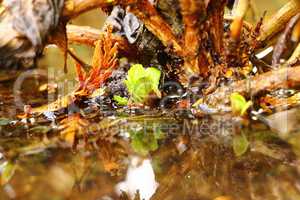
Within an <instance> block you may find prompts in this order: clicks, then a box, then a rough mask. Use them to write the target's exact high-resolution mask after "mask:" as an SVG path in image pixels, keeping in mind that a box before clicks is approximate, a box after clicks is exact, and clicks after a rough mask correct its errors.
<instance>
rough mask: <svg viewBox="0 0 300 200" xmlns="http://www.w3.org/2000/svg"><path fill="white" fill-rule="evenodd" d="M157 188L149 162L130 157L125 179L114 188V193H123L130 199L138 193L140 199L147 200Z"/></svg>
mask: <svg viewBox="0 0 300 200" xmlns="http://www.w3.org/2000/svg"><path fill="white" fill-rule="evenodd" d="M157 187H158V183H157V182H156V181H155V174H154V171H153V167H152V165H151V160H149V159H144V160H142V158H139V157H132V158H131V163H130V166H129V167H128V170H127V175H126V179H125V181H123V182H121V183H119V184H118V185H117V186H116V191H117V193H119V194H120V193H121V192H122V191H125V192H126V193H127V194H129V195H130V196H131V197H132V198H134V196H135V194H136V193H137V191H138V192H139V194H140V198H141V199H145V200H149V199H150V198H151V197H152V195H153V194H154V193H155V191H156V189H157Z"/></svg>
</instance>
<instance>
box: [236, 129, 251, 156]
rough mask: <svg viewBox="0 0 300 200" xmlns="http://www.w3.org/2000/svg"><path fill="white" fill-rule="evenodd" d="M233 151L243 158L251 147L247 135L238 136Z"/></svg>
mask: <svg viewBox="0 0 300 200" xmlns="http://www.w3.org/2000/svg"><path fill="white" fill-rule="evenodd" d="M232 145H233V151H234V154H235V155H236V156H242V155H243V154H244V153H246V151H247V150H248V147H249V141H248V139H247V137H246V136H245V134H241V135H236V136H234V138H233V141H232Z"/></svg>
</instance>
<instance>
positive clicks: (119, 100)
mask: <svg viewBox="0 0 300 200" xmlns="http://www.w3.org/2000/svg"><path fill="white" fill-rule="evenodd" d="M113 99H114V101H115V102H117V104H118V105H119V106H126V105H127V104H128V99H127V98H126V97H121V96H119V95H114V98H113Z"/></svg>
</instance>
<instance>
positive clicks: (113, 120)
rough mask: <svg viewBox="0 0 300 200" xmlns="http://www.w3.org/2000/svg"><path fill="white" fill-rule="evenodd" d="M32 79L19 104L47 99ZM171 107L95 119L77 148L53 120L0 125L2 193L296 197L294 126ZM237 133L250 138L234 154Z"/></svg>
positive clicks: (35, 198) (3, 90)
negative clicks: (240, 123) (241, 121)
mask: <svg viewBox="0 0 300 200" xmlns="http://www.w3.org/2000/svg"><path fill="white" fill-rule="evenodd" d="M39 84H40V82H29V83H28V84H27V85H25V86H24V88H23V89H22V92H21V93H22V94H21V95H23V97H24V98H23V99H24V101H25V103H35V105H41V104H43V103H45V98H44V97H43V95H42V94H40V93H38V92H35V91H36V90H37V88H38V87H37V85H39ZM12 85H13V82H5V83H3V84H1V86H0V102H1V107H0V113H1V118H2V120H3V118H11V119H12V120H15V118H13V117H12V116H13V115H14V114H16V113H19V112H20V111H21V109H16V107H15V104H14V93H13V89H12ZM172 112H173V113H174V112H175V111H168V112H165V113H162V112H151V113H150V114H149V113H146V114H144V115H140V116H134V115H128V114H122V113H121V114H120V113H118V114H117V115H118V117H117V116H110V117H106V118H105V119H104V120H98V119H97V120H95V119H93V120H92V122H93V124H94V125H98V126H97V127H98V130H97V131H94V132H93V134H92V135H91V136H90V137H89V141H88V142H87V143H84V142H83V140H80V142H79V144H78V145H77V149H72V148H70V147H69V146H68V145H66V144H65V143H64V142H63V141H62V140H60V139H59V132H58V131H57V128H56V125H57V124H55V123H48V122H45V120H41V121H39V120H37V121H36V122H35V123H34V125H30V126H28V125H26V124H19V122H18V123H17V124H18V125H12V124H8V125H7V124H6V125H3V126H1V131H0V133H1V137H0V158H1V159H0V171H1V182H2V186H1V190H0V199H1V200H6V199H24V200H41V199H43V200H47V199H49V200H60V199H61V200H64V199H66V200H67V199H75V200H76V199H78V200H83V199H87V200H106V199H119V195H120V194H121V191H125V192H127V194H128V196H129V197H132V198H133V197H134V196H135V194H136V192H137V190H138V191H139V195H140V197H141V198H142V199H146V200H148V199H155V200H162V199H163V200H179V199H180V200H182V199H186V200H202V199H205V200H206V199H207V200H209V199H219V200H220V199H223V200H228V199H245V200H246V199H264V200H266V199H270V200H271V199H272V200H273V199H284V200H285V199H293V200H294V199H295V200H296V199H300V182H299V181H300V171H299V161H298V160H299V139H300V137H299V136H298V134H297V133H298V132H299V131H298V130H294V131H293V133H290V134H289V136H288V137H286V138H284V139H283V138H280V137H279V136H278V134H277V133H276V132H274V131H273V132H272V131H270V130H269V129H268V128H267V127H266V126H265V125H262V124H259V123H253V125H251V126H250V127H249V128H245V127H242V128H238V129H239V130H238V131H237V127H236V124H237V122H236V121H235V120H234V119H232V118H231V117H226V116H214V117H211V116H210V117H205V118H202V119H191V118H188V117H187V115H186V114H182V115H178V113H177V115H172V114H170V113H172ZM176 112H177V111H176ZM1 122H3V121H1ZM10 123H14V122H10ZM34 127H38V128H36V129H32V128H34ZM45 129H46V131H45ZM33 130H34V131H33ZM46 132H47V133H46ZM237 132H238V133H239V134H240V133H241V132H242V133H243V134H244V135H245V136H246V137H247V139H248V142H249V146H248V148H247V150H246V152H245V153H243V154H242V155H241V156H237V155H235V153H234V151H233V145H232V144H233V138H234V137H235V136H234V135H235V134H237ZM158 133H159V134H158ZM133 135H134V136H133ZM154 135H156V136H155V137H154ZM157 135H159V136H157Z"/></svg>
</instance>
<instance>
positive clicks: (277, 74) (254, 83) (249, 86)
mask: <svg viewBox="0 0 300 200" xmlns="http://www.w3.org/2000/svg"><path fill="white" fill-rule="evenodd" d="M299 84H300V66H297V67H284V68H281V69H279V70H273V71H269V72H266V73H264V74H260V75H258V76H255V77H253V78H250V79H247V80H241V81H237V82H234V83H233V84H231V85H229V86H225V87H221V88H218V89H217V90H216V91H215V92H214V93H212V94H211V95H209V96H208V97H207V98H206V99H205V101H206V102H207V103H209V104H212V105H214V104H215V105H221V104H222V103H228V101H229V99H230V98H229V96H230V94H231V93H232V92H238V93H241V94H244V95H248V96H251V95H256V94H257V93H258V92H260V91H264V90H267V89H268V90H272V89H276V88H279V87H293V86H296V85H299Z"/></svg>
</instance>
